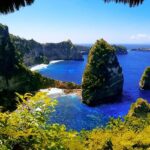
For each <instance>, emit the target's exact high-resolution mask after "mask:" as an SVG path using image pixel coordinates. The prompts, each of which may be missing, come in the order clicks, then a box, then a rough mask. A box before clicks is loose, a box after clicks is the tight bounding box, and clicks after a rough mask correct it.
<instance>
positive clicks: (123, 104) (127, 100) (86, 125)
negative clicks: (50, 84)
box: [39, 51, 150, 131]
mask: <svg viewBox="0 0 150 150" xmlns="http://www.w3.org/2000/svg"><path fill="white" fill-rule="evenodd" d="M84 58H85V60H84V61H62V62H58V63H55V64H51V65H49V66H48V67H47V68H43V69H41V70H40V71H39V72H40V73H41V74H42V75H44V76H47V77H52V78H54V79H57V80H62V81H72V82H75V83H78V84H81V80H82V74H83V72H84V68H85V66H86V62H87V55H85V56H84ZM118 60H119V62H120V65H121V66H122V68H123V73H124V91H123V95H122V96H121V97H120V98H119V100H120V102H116V103H113V104H105V105H101V106H97V107H88V106H86V105H85V104H83V103H81V101H80V98H79V97H78V96H77V95H75V94H70V95H66V96H61V97H58V98H57V99H58V101H59V104H58V106H56V111H55V112H54V113H53V114H52V116H51V117H50V119H51V122H52V123H61V124H65V125H66V127H67V129H75V130H78V131H80V130H81V129H87V130H90V129H93V128H95V127H100V126H103V125H105V124H106V123H107V122H108V120H109V117H115V118H116V117H118V116H124V115H126V114H127V112H128V110H129V108H130V105H131V103H133V102H135V101H136V99H137V98H139V97H142V98H144V99H147V100H148V101H149V102H150V91H144V90H140V89H139V81H140V78H141V75H142V73H143V71H144V69H145V68H146V67H147V66H150V52H136V51H130V52H129V53H128V54H127V55H119V56H118Z"/></svg>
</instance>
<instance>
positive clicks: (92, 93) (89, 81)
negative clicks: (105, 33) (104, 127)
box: [82, 39, 123, 105]
mask: <svg viewBox="0 0 150 150" xmlns="http://www.w3.org/2000/svg"><path fill="white" fill-rule="evenodd" d="M122 89H123V74H122V68H121V67H120V65H119V62H118V59H117V57H116V54H115V51H114V48H113V47H112V46H111V45H109V44H108V43H107V42H106V41H104V40H103V39H101V40H98V41H97V42H96V43H95V45H94V46H93V47H92V48H91V50H90V53H89V56H88V62H87V66H86V69H85V72H84V75H83V79H82V99H83V102H84V103H86V104H88V105H96V104H101V103H107V102H108V101H110V102H114V101H115V98H114V97H116V96H118V95H120V94H121V93H122Z"/></svg>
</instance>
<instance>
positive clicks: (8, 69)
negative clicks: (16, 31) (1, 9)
mask: <svg viewBox="0 0 150 150" xmlns="http://www.w3.org/2000/svg"><path fill="white" fill-rule="evenodd" d="M20 61H21V60H20V59H19V54H18V53H17V51H16V49H15V47H14V45H13V44H12V42H11V40H10V37H9V33H8V27H7V26H3V25H0V76H2V77H3V78H5V81H6V86H7V88H9V79H10V78H11V77H12V76H13V75H14V74H15V72H16V71H17V70H18V68H19V63H20Z"/></svg>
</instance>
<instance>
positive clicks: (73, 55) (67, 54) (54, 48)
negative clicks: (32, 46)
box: [43, 40, 83, 60]
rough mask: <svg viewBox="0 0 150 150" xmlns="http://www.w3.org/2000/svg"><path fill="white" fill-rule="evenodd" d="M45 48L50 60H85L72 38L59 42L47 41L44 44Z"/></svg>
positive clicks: (45, 53)
mask: <svg viewBox="0 0 150 150" xmlns="http://www.w3.org/2000/svg"><path fill="white" fill-rule="evenodd" d="M43 50H44V55H45V56H47V57H48V59H49V60H55V59H64V60H83V57H82V54H81V53H80V51H79V50H78V49H77V48H76V47H75V46H74V45H73V44H72V42H71V41H70V40H68V41H65V42H61V43H57V44H54V43H47V44H45V45H43Z"/></svg>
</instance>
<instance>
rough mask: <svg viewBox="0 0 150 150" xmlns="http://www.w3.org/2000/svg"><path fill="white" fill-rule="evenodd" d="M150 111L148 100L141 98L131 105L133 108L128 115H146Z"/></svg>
mask: <svg viewBox="0 0 150 150" xmlns="http://www.w3.org/2000/svg"><path fill="white" fill-rule="evenodd" d="M149 113H150V104H149V103H148V102H147V101H146V100H144V99H142V98H139V99H138V100H137V101H136V102H135V103H133V104H132V105H131V108H130V110H129V112H128V115H127V116H129V117H131V116H132V117H144V116H145V117H146V116H147V115H148V114H149Z"/></svg>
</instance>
